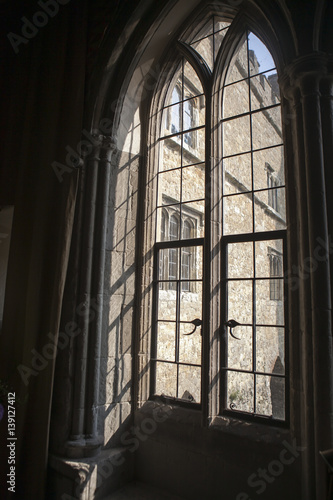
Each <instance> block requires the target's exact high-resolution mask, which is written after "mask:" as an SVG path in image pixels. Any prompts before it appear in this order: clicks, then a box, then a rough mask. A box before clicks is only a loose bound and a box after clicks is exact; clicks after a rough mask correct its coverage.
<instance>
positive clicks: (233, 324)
mask: <svg viewBox="0 0 333 500" xmlns="http://www.w3.org/2000/svg"><path fill="white" fill-rule="evenodd" d="M224 324H225V326H227V327H229V328H230V332H229V333H230V335H231V336H232V337H233V338H234V339H236V340H240V339H239V338H238V337H235V335H234V334H233V333H232V329H233V328H236V326H242V325H241V323H238V321H235V320H234V319H229V320H228V321H227V322H226V323H224Z"/></svg>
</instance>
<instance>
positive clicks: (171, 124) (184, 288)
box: [146, 15, 288, 423]
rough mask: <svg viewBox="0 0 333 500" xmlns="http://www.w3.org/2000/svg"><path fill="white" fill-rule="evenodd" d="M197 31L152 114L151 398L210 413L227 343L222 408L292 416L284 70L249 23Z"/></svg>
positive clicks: (264, 416)
mask: <svg viewBox="0 0 333 500" xmlns="http://www.w3.org/2000/svg"><path fill="white" fill-rule="evenodd" d="M191 33H192V35H191V37H192V38H191V39H188V38H186V39H181V40H180V41H175V46H174V48H173V51H172V54H173V55H172V57H173V69H172V71H171V73H169V74H168V77H167V78H165V80H164V82H162V83H161V88H162V91H160V92H159V93H158V97H156V98H155V100H154V101H153V102H154V104H155V108H154V110H153V111H152V113H151V121H152V129H154V130H155V131H156V136H155V137H153V138H152V144H151V145H150V150H151V151H152V153H151V155H152V157H153V160H151V161H152V163H153V164H154V168H155V173H156V175H155V177H154V179H155V178H156V196H155V197H154V207H153V210H152V213H153V214H154V220H155V224H154V226H153V228H154V229H153V231H152V233H153V234H154V241H151V240H150V241H151V248H152V250H153V255H154V264H153V266H154V272H153V282H152V285H153V286H152V290H153V292H152V304H153V305H152V307H151V308H150V309H149V310H150V312H151V315H152V316H151V325H152V327H151V347H150V397H151V398H161V397H162V398H165V399H167V400H168V401H170V402H171V403H174V404H180V405H182V404H185V405H191V406H192V407H193V408H200V407H202V404H203V402H204V401H206V402H207V401H208V399H209V388H208V386H205V384H207V383H209V382H207V381H209V377H210V376H211V375H210V374H211V373H212V369H211V367H210V366H208V365H209V363H210V359H211V358H212V356H211V353H210V349H212V347H211V346H212V345H213V344H214V345H215V344H216V342H215V339H217V343H218V353H217V355H216V356H215V358H216V359H218V360H219V361H218V367H217V368H215V369H216V376H214V384H213V385H214V387H218V389H217V399H218V401H219V403H218V406H219V408H218V414H220V415H224V416H227V417H228V416H230V417H237V418H245V419H250V420H259V421H266V422H274V423H277V422H278V423H279V422H282V423H283V422H285V421H286V420H287V419H288V352H287V345H288V336H287V328H286V325H287V317H286V293H285V292H286V291H285V283H284V278H283V276H284V268H285V263H286V208H285V185H284V178H285V176H284V146H283V136H282V120H281V103H280V97H279V92H278V89H277V83H276V82H277V70H276V67H275V63H274V61H273V58H272V55H271V54H270V52H269V51H268V49H267V47H266V46H265V44H264V43H263V42H262V41H261V40H260V38H259V37H258V36H256V35H255V34H254V33H253V32H251V31H250V29H247V28H246V26H245V25H244V26H243V27H242V28H241V29H240V28H239V26H234V25H233V23H232V20H231V19H228V18H224V17H223V16H221V17H219V16H217V15H213V16H212V17H210V18H209V19H208V20H207V22H206V23H205V24H204V25H201V26H200V27H199V28H198V29H197V30H196V29H192V31H191ZM175 54H178V55H175ZM170 65H171V63H170V61H168V68H170ZM171 66H172V65H171ZM271 165H272V166H273V165H274V172H273V168H272V167H270V166H271ZM277 179H278V180H277ZM149 182H150V181H149ZM272 209H273V210H272ZM277 212H278V213H277ZM150 234H151V233H150ZM146 300H148V299H146ZM214 322H215V323H214ZM203 374H205V376H203ZM216 381H217V382H216ZM203 395H205V397H204V398H203Z"/></svg>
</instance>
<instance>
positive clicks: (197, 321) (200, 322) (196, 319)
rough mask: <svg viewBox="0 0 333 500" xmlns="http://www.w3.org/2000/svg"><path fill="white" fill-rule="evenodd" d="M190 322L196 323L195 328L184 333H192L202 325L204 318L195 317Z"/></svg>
mask: <svg viewBox="0 0 333 500" xmlns="http://www.w3.org/2000/svg"><path fill="white" fill-rule="evenodd" d="M189 323H190V324H192V325H194V328H193V330H192V331H191V332H190V333H184V334H183V335H192V333H194V332H195V330H196V329H197V328H198V326H202V319H199V318H195V319H194V320H193V321H189Z"/></svg>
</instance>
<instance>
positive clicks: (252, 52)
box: [248, 33, 276, 75]
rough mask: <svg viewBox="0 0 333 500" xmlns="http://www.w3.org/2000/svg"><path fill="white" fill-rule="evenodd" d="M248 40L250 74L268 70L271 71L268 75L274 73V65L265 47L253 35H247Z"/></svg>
mask: <svg viewBox="0 0 333 500" xmlns="http://www.w3.org/2000/svg"><path fill="white" fill-rule="evenodd" d="M248 40H249V59H250V74H251V75H255V74H257V73H263V72H264V71H269V70H272V71H270V73H269V74H273V73H276V70H275V63H274V61H273V58H272V56H271V53H270V52H269V50H268V49H267V47H266V45H264V44H263V43H262V41H261V40H259V38H258V37H256V35H254V34H253V33H249V35H248Z"/></svg>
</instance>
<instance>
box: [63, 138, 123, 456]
mask: <svg viewBox="0 0 333 500" xmlns="http://www.w3.org/2000/svg"><path fill="white" fill-rule="evenodd" d="M95 139H96V146H95V148H94V151H93V152H92V154H91V155H90V156H89V158H88V159H87V161H86V167H85V190H84V196H83V202H82V203H83V207H84V208H83V220H82V223H81V241H79V245H80V248H81V259H80V266H79V269H80V278H79V290H78V294H77V297H78V303H77V307H76V315H77V324H78V325H79V328H80V330H81V333H80V334H79V335H78V336H77V338H76V339H75V343H74V351H73V355H72V356H73V363H74V374H73V383H72V386H73V408H72V421H71V432H70V437H69V440H68V441H67V443H66V454H67V456H69V457H71V458H81V457H89V456H93V455H96V454H98V453H99V451H100V449H101V446H102V444H103V436H100V435H98V430H97V409H98V394H99V384H100V344H101V332H102V326H101V325H102V314H103V280H104V261H105V237H106V224H107V221H106V219H107V205H108V191H109V180H110V162H111V156H112V152H113V151H114V149H115V144H114V140H113V139H111V138H110V137H105V136H97V137H95Z"/></svg>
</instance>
